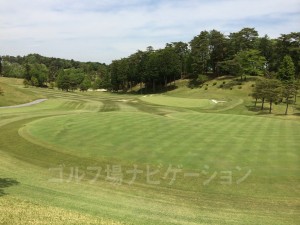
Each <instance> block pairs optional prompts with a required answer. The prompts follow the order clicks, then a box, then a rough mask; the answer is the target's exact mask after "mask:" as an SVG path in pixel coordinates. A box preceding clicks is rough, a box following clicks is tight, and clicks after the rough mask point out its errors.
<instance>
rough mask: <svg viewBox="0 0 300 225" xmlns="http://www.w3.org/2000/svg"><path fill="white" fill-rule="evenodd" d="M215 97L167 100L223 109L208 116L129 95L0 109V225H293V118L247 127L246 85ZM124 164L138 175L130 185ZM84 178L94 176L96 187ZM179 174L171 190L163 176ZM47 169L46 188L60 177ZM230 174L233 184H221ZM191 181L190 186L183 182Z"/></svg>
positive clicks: (264, 119) (74, 96) (252, 121)
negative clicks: (118, 173) (118, 172)
mask: <svg viewBox="0 0 300 225" xmlns="http://www.w3.org/2000/svg"><path fill="white" fill-rule="evenodd" d="M218 82H219V81H218ZM6 84H7V85H9V86H11V85H14V83H13V81H11V80H9V82H7V83H6ZM178 84H179V85H181V84H180V83H179V82H178ZM182 85H183V84H182ZM216 86H218V85H215V86H213V87H212V85H210V86H209V90H207V91H206V92H205V91H204V89H203V90H201V89H192V90H191V89H187V88H186V87H184V85H183V87H180V88H178V89H176V90H174V91H172V92H168V93H166V94H165V96H166V97H168V98H171V96H176V98H188V97H189V96H190V97H189V98H194V99H195V98H199V99H200V98H201V99H205V98H207V99H217V100H226V99H227V100H229V103H228V104H223V105H221V104H220V105H218V106H217V107H216V108H213V109H209V110H211V112H212V113H207V111H208V110H204V109H195V108H189V109H187V108H184V107H177V106H176V107H174V106H170V105H169V106H167V107H166V106H163V105H158V104H151V103H149V102H147V103H143V102H142V101H140V100H139V97H140V96H134V95H117V94H110V93H83V94H82V93H78V92H73V93H64V92H60V91H57V90H47V89H39V88H29V91H31V92H34V93H35V95H44V96H45V97H47V98H48V99H49V100H48V101H46V102H43V103H41V104H39V105H35V106H32V107H26V108H19V109H0V143H1V145H0V154H1V155H0V178H2V179H0V223H3V224H163V225H165V224H190V225H194V224H230V225H231V224H249V225H250V224H251V225H252V224H275V225H276V224H277V225H279V224H280V225H281V224H282V225H283V224H299V223H300V219H299V218H300V217H299V210H298V208H299V203H300V200H299V194H300V193H299V188H298V186H299V182H300V177H299V172H300V171H299V150H298V149H299V146H300V143H299V140H300V136H299V135H300V130H299V129H300V128H299V127H300V126H299V117H298V116H297V115H296V114H295V115H294V116H289V117H283V116H269V115H268V114H266V115H260V116H257V115H256V116H254V114H257V112H252V111H251V112H248V111H247V107H246V106H247V104H248V101H249V102H250V103H251V104H252V102H251V99H248V96H247V90H248V88H247V87H248V86H249V88H250V83H247V84H244V86H243V88H242V89H236V90H235V89H233V90H221V89H218V87H216ZM12 87H14V88H19V87H18V85H16V86H12ZM213 88H216V90H217V89H218V91H216V92H213V91H212V89H213ZM227 93H230V94H228V95H227ZM166 102H167V100H166ZM179 105H180V104H179ZM295 107H298V106H295ZM204 112H205V113H204ZM236 114H247V115H248V116H245V115H236ZM20 135H21V136H20ZM170 164H172V165H171V167H170ZM113 165H115V166H121V168H122V172H123V174H124V176H123V180H122V183H121V185H118V184H116V182H113V181H112V180H110V179H106V178H107V174H106V173H107V172H106V171H107V169H108V168H109V167H107V166H110V168H112V166H113ZM134 165H136V166H137V168H138V169H140V170H143V173H142V174H138V175H137V177H136V180H135V182H134V183H132V184H131V185H130V184H128V181H130V179H132V174H130V173H127V172H128V171H130V170H131V171H132V170H133V168H134ZM76 167H77V168H78V170H79V174H78V176H81V175H82V174H83V173H84V172H85V173H86V174H85V176H84V177H82V180H80V182H79V180H78V179H77V180H76V177H71V178H73V179H70V174H71V168H73V169H75V168H76ZM88 167H101V169H102V170H101V173H100V176H99V177H98V179H97V181H96V182H90V181H91V179H92V178H95V171H91V170H90V171H88V170H87V168H88ZM178 167H179V169H182V171H181V172H180V173H178V174H177V176H176V179H175V180H174V182H173V183H172V184H170V182H171V181H172V175H173V174H172V173H170V174H168V175H166V172H167V171H168V168H169V169H170V168H171V169H172V168H178ZM49 168H50V170H49ZM51 168H52V169H55V168H56V169H57V168H58V169H59V168H63V178H64V180H63V182H62V183H57V182H53V180H49V179H53V178H58V174H57V171H55V170H54V171H53V170H51ZM147 168H150V171H151V172H154V171H155V170H158V173H157V174H155V175H153V176H151V180H152V181H159V182H160V184H159V185H155V184H150V183H149V182H148V181H147ZM249 170H251V174H250V176H249V177H248V178H247V179H245V180H244V181H243V182H241V183H240V184H237V183H236V182H237V180H238V179H240V178H242V177H243V176H244V175H245V174H246V173H247V171H249ZM74 171H75V170H74ZM229 171H231V172H232V179H233V182H232V184H230V185H229V184H222V183H221V182H222V179H225V178H224V177H223V178H222V176H226V175H228V172H229ZM191 172H194V173H198V174H199V176H197V177H184V176H183V173H191ZM214 172H217V175H216V177H215V178H214V179H213V180H211V182H210V183H209V184H206V185H204V183H205V182H207V180H208V179H209V178H210V177H211V176H212V175H213V174H214ZM7 179H8V181H9V180H14V181H16V182H6V183H3V182H4V181H6V180H7ZM2 181H3V182H2ZM51 181H52V182H51ZM223 181H224V180H223ZM1 182H2V183H1ZM13 184H15V185H13Z"/></svg>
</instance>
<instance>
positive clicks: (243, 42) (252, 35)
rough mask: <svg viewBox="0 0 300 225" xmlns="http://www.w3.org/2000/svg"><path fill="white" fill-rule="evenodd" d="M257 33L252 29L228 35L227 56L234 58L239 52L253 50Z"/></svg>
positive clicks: (244, 29)
mask: <svg viewBox="0 0 300 225" xmlns="http://www.w3.org/2000/svg"><path fill="white" fill-rule="evenodd" d="M257 38H258V32H257V31H256V30H255V29H254V28H248V27H246V28H243V29H242V30H240V31H239V32H237V33H231V34H230V35H229V55H231V56H234V55H235V54H236V53H238V52H239V51H245V50H249V49H255V44H256V40H257Z"/></svg>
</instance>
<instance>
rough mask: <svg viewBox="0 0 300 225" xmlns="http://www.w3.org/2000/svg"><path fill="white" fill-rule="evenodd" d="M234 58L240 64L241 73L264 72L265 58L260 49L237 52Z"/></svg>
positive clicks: (258, 73) (255, 73)
mask: <svg viewBox="0 0 300 225" xmlns="http://www.w3.org/2000/svg"><path fill="white" fill-rule="evenodd" d="M234 59H235V60H236V62H237V63H238V64H239V65H240V67H241V69H242V73H243V74H247V75H253V76H261V75H263V74H264V71H265V69H266V68H265V65H266V62H267V61H266V58H265V57H264V56H261V54H260V51H258V50H254V49H250V50H245V51H240V52H238V53H237V54H236V55H235V57H234Z"/></svg>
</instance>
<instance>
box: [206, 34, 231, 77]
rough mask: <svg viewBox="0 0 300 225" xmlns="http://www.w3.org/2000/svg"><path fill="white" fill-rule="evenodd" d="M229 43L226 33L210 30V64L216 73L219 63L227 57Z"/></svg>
mask: <svg viewBox="0 0 300 225" xmlns="http://www.w3.org/2000/svg"><path fill="white" fill-rule="evenodd" d="M226 49H227V43H226V38H225V36H224V34H222V33H221V32H219V31H216V30H212V31H210V32H209V52H210V58H209V64H210V67H211V68H212V71H213V73H214V74H216V73H217V65H218V63H219V62H221V61H223V60H224V59H225V57H226Z"/></svg>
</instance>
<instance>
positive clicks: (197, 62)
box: [190, 31, 210, 77]
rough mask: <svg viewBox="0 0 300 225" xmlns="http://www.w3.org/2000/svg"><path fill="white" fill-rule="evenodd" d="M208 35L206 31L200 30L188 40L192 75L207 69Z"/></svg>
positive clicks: (204, 71)
mask: <svg viewBox="0 0 300 225" xmlns="http://www.w3.org/2000/svg"><path fill="white" fill-rule="evenodd" d="M209 38H210V35H209V32H207V31H202V32H201V33H200V34H199V35H198V36H196V37H194V38H193V40H192V41H191V42H190V46H191V57H192V70H193V76H194V77H197V76H198V75H199V74H205V73H207V72H208V69H209V64H208V62H209V44H210V39H209Z"/></svg>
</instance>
